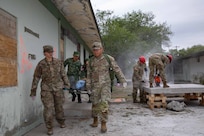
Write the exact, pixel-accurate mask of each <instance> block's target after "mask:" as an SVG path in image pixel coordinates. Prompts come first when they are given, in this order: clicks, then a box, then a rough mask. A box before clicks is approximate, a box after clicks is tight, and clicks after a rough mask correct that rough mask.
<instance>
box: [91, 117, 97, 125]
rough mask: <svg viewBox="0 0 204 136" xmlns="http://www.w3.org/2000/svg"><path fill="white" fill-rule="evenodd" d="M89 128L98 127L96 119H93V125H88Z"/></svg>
mask: <svg viewBox="0 0 204 136" xmlns="http://www.w3.org/2000/svg"><path fill="white" fill-rule="evenodd" d="M90 126H92V127H98V118H97V117H94V120H93V123H92V124H90Z"/></svg>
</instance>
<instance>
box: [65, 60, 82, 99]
mask: <svg viewBox="0 0 204 136" xmlns="http://www.w3.org/2000/svg"><path fill="white" fill-rule="evenodd" d="M67 65H68V69H67V76H68V79H69V82H70V86H71V88H70V89H73V90H76V83H77V81H78V80H79V79H80V75H81V66H82V65H81V62H80V60H77V61H74V60H73V58H68V59H66V60H65V61H64V67H66V66H67ZM72 95H73V97H72V101H75V97H76V95H75V93H74V92H72ZM77 95H78V102H81V94H77Z"/></svg>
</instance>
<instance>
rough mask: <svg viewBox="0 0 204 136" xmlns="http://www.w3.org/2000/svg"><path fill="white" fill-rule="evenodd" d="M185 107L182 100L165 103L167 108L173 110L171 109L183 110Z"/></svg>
mask: <svg viewBox="0 0 204 136" xmlns="http://www.w3.org/2000/svg"><path fill="white" fill-rule="evenodd" d="M185 107H186V104H185V103H184V102H178V101H171V102H169V103H168V104H167V109H169V110H173V111H177V112H179V111H183V110H184V109H185Z"/></svg>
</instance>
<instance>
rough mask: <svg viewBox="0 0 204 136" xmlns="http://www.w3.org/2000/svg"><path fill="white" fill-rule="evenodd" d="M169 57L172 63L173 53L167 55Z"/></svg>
mask: <svg viewBox="0 0 204 136" xmlns="http://www.w3.org/2000/svg"><path fill="white" fill-rule="evenodd" d="M166 56H167V57H168V58H169V61H170V63H171V61H172V58H173V57H172V55H171V54H168V55H166Z"/></svg>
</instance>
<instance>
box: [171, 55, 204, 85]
mask: <svg viewBox="0 0 204 136" xmlns="http://www.w3.org/2000/svg"><path fill="white" fill-rule="evenodd" d="M203 67H204V51H200V52H197V53H193V54H191V55H188V56H186V57H181V58H178V59H175V60H174V61H173V64H172V70H173V75H174V82H175V83H197V84H204V69H203Z"/></svg>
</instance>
